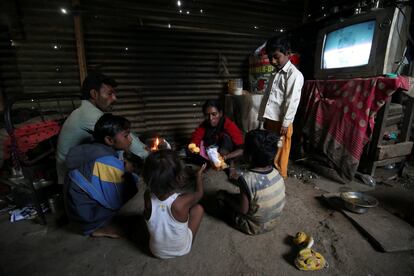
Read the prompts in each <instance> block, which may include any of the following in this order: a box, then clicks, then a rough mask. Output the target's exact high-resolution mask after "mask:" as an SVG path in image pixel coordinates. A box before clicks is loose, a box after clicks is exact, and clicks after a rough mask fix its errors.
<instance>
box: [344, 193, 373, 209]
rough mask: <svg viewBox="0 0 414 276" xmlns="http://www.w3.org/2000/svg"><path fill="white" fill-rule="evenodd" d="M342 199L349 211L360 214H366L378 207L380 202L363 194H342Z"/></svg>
mask: <svg viewBox="0 0 414 276" xmlns="http://www.w3.org/2000/svg"><path fill="white" fill-rule="evenodd" d="M341 199H342V200H343V202H344V203H345V207H346V208H347V209H348V210H349V211H351V212H354V213H358V214H363V213H366V212H368V210H369V208H372V207H376V206H377V205H378V200H377V199H376V198H375V197H373V196H370V195H366V194H363V193H361V192H345V193H341Z"/></svg>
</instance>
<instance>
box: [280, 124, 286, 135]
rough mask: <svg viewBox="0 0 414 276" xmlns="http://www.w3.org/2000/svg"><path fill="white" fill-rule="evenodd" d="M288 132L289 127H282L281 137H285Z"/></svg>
mask: <svg viewBox="0 0 414 276" xmlns="http://www.w3.org/2000/svg"><path fill="white" fill-rule="evenodd" d="M287 131H288V128H287V127H284V126H282V127H281V128H280V136H284V135H286V133H287Z"/></svg>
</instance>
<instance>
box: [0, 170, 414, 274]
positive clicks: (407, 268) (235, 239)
mask: <svg viewBox="0 0 414 276" xmlns="http://www.w3.org/2000/svg"><path fill="white" fill-rule="evenodd" d="M205 179H206V181H205V191H206V192H205V198H204V200H203V204H204V205H205V206H206V207H207V211H210V210H212V206H213V205H212V202H213V195H214V193H215V191H217V190H218V189H229V190H235V189H234V187H233V186H232V185H231V184H230V183H228V182H227V180H226V176H225V174H224V173H222V172H215V171H208V172H207V173H206V176H205ZM377 188H378V187H377ZM355 189H362V190H363V189H367V186H365V185H361V184H358V183H353V184H350V185H341V184H337V183H335V182H332V181H329V180H326V179H323V178H319V179H316V180H315V181H314V183H306V184H305V183H302V182H301V181H299V180H297V179H295V178H290V179H288V181H287V184H286V192H287V205H286V207H285V209H284V212H283V215H282V216H281V217H280V219H279V225H278V227H277V228H276V229H275V230H273V231H272V232H269V233H266V234H263V235H259V236H248V235H245V234H243V233H241V232H238V231H237V230H235V229H232V228H231V227H230V226H228V225H227V224H226V223H224V222H222V221H220V220H219V219H217V218H216V217H215V216H214V215H213V213H212V212H210V213H207V214H206V215H205V217H204V218H203V221H202V225H201V228H200V230H199V233H198V234H197V236H196V239H195V243H194V245H193V248H192V250H191V252H190V254H188V255H186V256H183V257H179V258H175V259H171V260H159V259H156V258H154V257H152V256H151V255H150V253H149V250H148V245H147V243H148V236H147V233H146V230H145V224H144V222H143V219H142V217H141V216H140V212H141V210H142V203H143V200H142V192H143V189H141V191H140V194H139V195H137V196H136V197H135V198H134V199H133V200H131V201H130V202H129V203H128V204H127V205H126V206H125V208H123V214H124V215H131V216H129V217H127V218H125V219H124V220H123V221H124V224H125V225H127V229H128V230H127V231H128V233H127V237H126V238H122V239H119V240H113V239H107V238H90V237H84V236H81V235H79V234H76V233H75V232H73V229H72V228H71V227H70V226H69V225H65V226H63V227H59V226H57V225H56V224H54V223H53V216H52V215H49V216H48V218H49V222H50V223H49V224H48V225H47V226H42V225H39V224H36V223H35V222H33V221H19V222H15V223H10V222H9V221H8V216H7V215H2V216H1V217H0V232H1V233H2V234H1V238H0V275H8V276H9V275H59V276H62V275H77V276H78V275H88V276H91V275H303V273H305V272H301V271H299V270H297V269H296V268H295V266H294V264H293V260H294V258H295V256H296V254H297V248H296V247H295V246H294V245H293V244H292V242H291V237H292V235H294V234H295V233H296V232H298V231H305V232H307V233H309V234H311V235H312V236H313V237H314V238H315V245H314V246H313V248H314V250H316V251H319V252H320V253H321V254H323V255H324V257H325V258H326V259H327V261H328V263H329V267H328V268H325V269H324V270H323V271H319V272H306V274H307V275H320V274H321V273H323V274H325V275H414V251H406V252H396V253H383V252H379V251H377V250H376V249H375V248H374V247H373V245H372V244H371V243H370V242H369V241H368V240H367V239H366V238H365V236H364V235H363V234H361V233H360V232H359V231H358V230H357V229H356V228H355V226H353V225H352V224H351V223H350V221H349V220H348V219H347V218H346V217H345V216H344V215H343V214H342V213H340V212H337V211H335V210H332V209H331V208H330V207H329V206H328V205H327V204H326V203H325V202H323V201H321V200H320V199H318V196H320V195H321V194H322V193H324V192H325V191H329V192H334V191H341V190H355ZM409 193H411V194H412V193H414V192H413V191H412V190H411V191H409ZM411 198H412V197H411ZM411 202H413V201H411ZM125 221H126V222H125Z"/></svg>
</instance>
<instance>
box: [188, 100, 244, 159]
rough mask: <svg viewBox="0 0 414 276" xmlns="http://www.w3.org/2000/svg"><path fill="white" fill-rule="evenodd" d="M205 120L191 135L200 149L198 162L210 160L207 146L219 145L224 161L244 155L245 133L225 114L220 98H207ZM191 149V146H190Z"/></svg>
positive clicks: (192, 141)
mask: <svg viewBox="0 0 414 276" xmlns="http://www.w3.org/2000/svg"><path fill="white" fill-rule="evenodd" d="M203 113H204V116H205V120H204V121H203V122H202V123H201V124H200V125H199V127H198V128H196V130H195V131H194V132H193V134H192V135H191V143H192V144H195V146H196V147H197V148H199V149H200V156H201V157H202V158H200V156H197V155H194V154H193V155H192V157H195V159H196V162H197V163H200V164H203V163H205V162H206V159H207V160H208V159H209V158H208V156H207V154H206V148H208V147H209V146H217V147H218V152H219V153H220V155H221V156H222V157H223V159H224V161H226V160H230V166H232V164H231V163H232V162H231V161H232V160H234V159H235V158H237V157H239V156H242V155H243V135H242V132H241V131H240V129H239V128H238V127H237V126H236V124H235V123H234V122H233V121H231V120H230V119H229V118H227V117H226V116H224V115H223V108H222V106H221V104H220V102H219V101H218V100H207V101H206V102H205V103H204V105H203ZM190 151H191V148H190Z"/></svg>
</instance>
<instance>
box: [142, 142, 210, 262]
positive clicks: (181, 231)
mask: <svg viewBox="0 0 414 276" xmlns="http://www.w3.org/2000/svg"><path fill="white" fill-rule="evenodd" d="M205 168H206V164H204V165H203V166H202V167H201V168H200V170H199V171H198V172H197V180H196V188H195V191H194V192H190V193H181V192H180V190H181V189H182V188H183V182H184V181H183V180H184V178H185V177H184V167H183V165H182V163H181V161H180V159H179V157H178V155H177V154H176V153H175V152H173V151H172V150H160V151H157V152H154V153H152V154H150V155H149V156H148V157H147V159H146V160H145V164H144V172H143V177H144V181H145V182H146V184H147V186H148V187H149V189H148V190H147V191H146V192H145V195H144V202H145V203H144V204H145V209H144V217H145V220H146V221H147V227H148V232H149V234H150V242H149V244H150V250H151V252H152V254H154V256H156V257H158V258H162V259H167V258H173V257H177V256H182V255H186V254H188V253H189V252H190V250H191V245H192V243H193V240H194V237H195V235H196V233H197V230H198V228H199V226H200V223H201V219H202V217H203V213H204V209H203V207H201V205H200V204H198V201H199V200H200V199H201V197H202V196H203V183H202V173H203V171H204V170H205Z"/></svg>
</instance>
